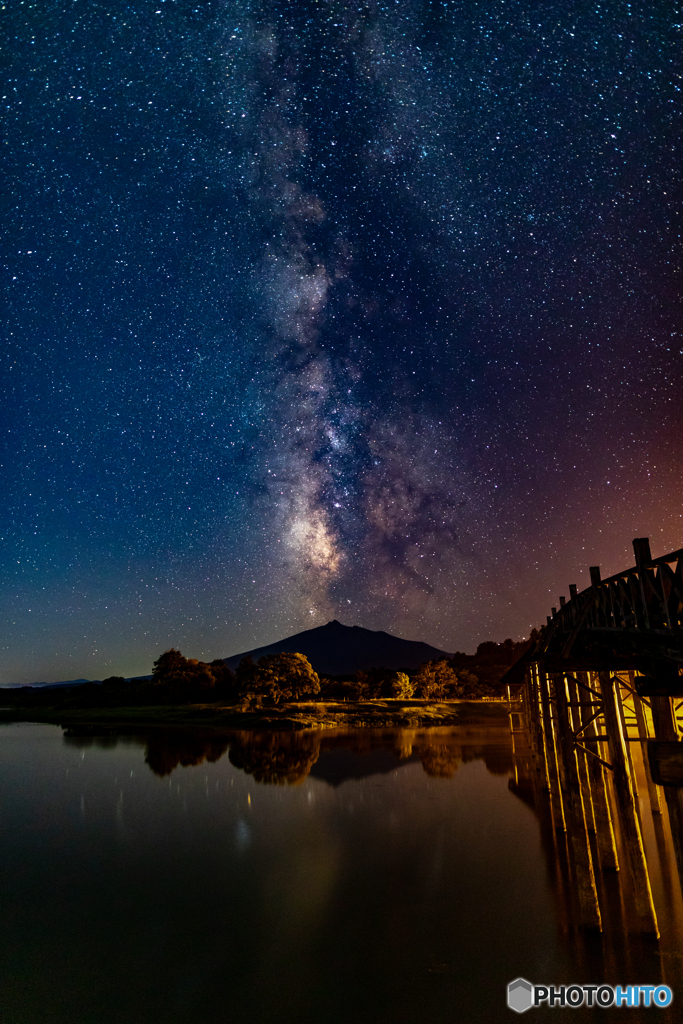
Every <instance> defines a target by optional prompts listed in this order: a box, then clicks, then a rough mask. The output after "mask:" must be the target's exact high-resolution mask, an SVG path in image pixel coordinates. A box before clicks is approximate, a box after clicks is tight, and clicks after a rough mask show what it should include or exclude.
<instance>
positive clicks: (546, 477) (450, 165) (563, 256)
mask: <svg viewBox="0 0 683 1024" xmlns="http://www.w3.org/2000/svg"><path fill="white" fill-rule="evenodd" d="M0 14H1V16H2V19H3V21H4V22H5V26H4V28H5V36H6V37H9V38H10V39H11V40H12V52H13V58H12V60H11V63H10V64H9V66H6V73H5V77H4V87H3V90H2V95H3V99H2V103H3V108H4V110H3V115H4V116H3V121H4V123H5V127H6V132H5V144H4V146H3V157H4V168H5V179H4V180H5V187H4V188H3V190H2V192H3V197H2V215H3V223H4V224H5V225H6V227H7V228H8V231H7V233H6V235H5V239H6V241H5V245H4V254H3V259H2V275H3V291H4V295H5V297H6V298H5V302H6V310H7V313H6V316H5V317H4V320H3V322H4V325H5V326H4V331H5V332H6V333H5V339H4V342H3V345H2V350H1V355H2V361H3V362H2V392H3V400H2V404H1V407H0V417H1V420H0V422H1V429H2V452H1V455H0V462H1V463H2V466H1V469H0V472H1V474H2V501H1V504H0V536H1V537H2V540H1V542H0V543H1V546H0V550H1V552H2V561H1V564H0V582H1V596H0V623H1V625H0V655H1V657H0V664H1V667H0V682H5V683H8V682H24V681H26V682H30V681H33V680H36V679H45V680H51V679H63V678H71V677H78V676H86V677H90V678H97V677H101V676H103V675H109V674H111V673H113V672H117V673H118V672H121V673H124V674H134V673H138V672H140V673H141V672H147V671H149V670H150V666H151V662H152V660H153V659H154V658H155V657H157V656H158V654H159V653H160V651H161V650H164V649H165V648H167V647H169V646H171V644H173V645H174V646H176V647H180V648H181V649H182V650H183V652H184V653H185V654H187V655H188V656H196V657H207V658H208V657H216V656H227V655H230V654H234V653H236V652H237V651H239V650H244V649H247V648H249V647H253V646H256V645H257V644H264V643H269V642H272V641H274V640H276V639H277V638H278V637H281V636H284V635H287V634H291V633H294V632H297V631H298V630H300V629H304V628H309V627H311V626H314V625H319V624H321V623H324V622H325V621H327V620H328V619H330V618H333V617H336V618H338V619H340V620H341V621H342V622H345V623H348V624H359V625H363V626H367V627H368V628H374V629H387V630H389V631H391V632H396V633H398V634H399V635H402V636H405V637H408V638H410V639H422V640H425V641H427V642H430V643H432V644H434V645H435V646H438V647H440V648H442V649H445V650H455V649H466V650H472V649H473V647H474V646H475V645H476V643H478V642H480V641H481V640H484V639H495V640H502V639H504V638H505V637H506V636H508V635H511V636H513V637H515V638H519V637H521V636H525V635H528V632H529V630H530V628H531V626H533V625H539V624H540V623H541V622H543V621H544V620H545V615H546V614H547V612H548V610H549V607H550V605H551V604H556V603H557V598H558V595H559V594H560V593H565V594H566V593H567V584H568V583H569V582H577V583H578V584H579V586H580V587H581V586H584V585H586V584H587V582H588V579H587V566H588V565H590V564H600V565H602V567H603V571H604V572H605V573H608V572H614V571H616V570H617V569H619V568H622V567H624V566H626V565H627V564H628V565H630V564H631V563H632V555H631V551H630V541H631V539H632V537H634V536H647V535H649V536H650V537H651V540H652V548H653V552H654V553H655V554H661V553H664V552H665V551H668V550H671V549H673V548H677V547H680V546H681V544H683V528H682V525H681V524H682V519H681V513H682V512H683V509H682V508H681V470H682V468H683V466H682V463H683V448H682V444H681V426H682V424H681V412H680V408H681V403H680V393H681V391H680V389H681V377H682V366H683V352H682V350H683V333H682V332H683V327H682V326H681V288H680V276H681V275H680V267H681V239H680V231H681V217H680V201H681V198H682V191H683V190H682V187H681V172H680V168H681V152H680V138H681V109H682V106H681V95H682V93H681V88H683V78H681V71H682V68H683V64H682V62H681V59H680V52H681V51H680V48H681V42H682V41H683V38H682V37H683V12H681V10H680V5H679V4H674V3H668V4H664V3H654V4H653V3H633V4H628V3H616V2H615V3H574V4H570V5H569V4H565V3H553V2H547V0H544V2H543V3H540V2H539V3H524V2H507V3H504V2H502V0H499V2H481V3H473V2H467V3H465V2H448V3H446V2H439V3H434V2H431V0H423V2H417V0H400V2H391V3H388V2H386V3H363V2H360V3H354V4H343V3H338V2H333V0H320V2H310V3H308V2H302V0H298V2H289V3H275V2H272V3H267V2H261V3H257V2H250V3H247V2H234V3H231V2H223V3H219V2H203V3H201V4H195V5H193V4H191V3H187V2H185V0H177V2H173V0H159V2H155V3H133V4H126V3H123V2H117V0H113V2H107V3H103V2H95V0H60V2H59V3H53V2H51V0H41V2H40V3H29V2H24V3H15V4H13V5H12V6H11V8H10V7H8V8H6V9H5V10H4V11H2V12H0ZM8 184H9V187H8Z"/></svg>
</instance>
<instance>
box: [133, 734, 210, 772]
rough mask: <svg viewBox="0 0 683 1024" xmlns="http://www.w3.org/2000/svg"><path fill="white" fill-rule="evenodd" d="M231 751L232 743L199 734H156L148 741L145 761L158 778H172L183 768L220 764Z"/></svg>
mask: <svg viewBox="0 0 683 1024" xmlns="http://www.w3.org/2000/svg"><path fill="white" fill-rule="evenodd" d="M227 749H228V740H227V739H222V738H221V737H219V736H202V735H201V734H197V733H184V732H161V731H160V732H156V733H153V734H152V735H150V736H149V737H148V739H147V751H146V753H145V761H146V763H147V764H148V765H149V767H150V768H151V769H152V771H153V772H154V774H155V775H162V776H163V775H170V774H171V772H172V771H173V769H174V768H177V767H178V765H182V767H183V768H189V767H190V765H194V764H202V762H203V761H211V762H214V761H218V760H219V758H221V757H222V756H223V754H224V753H225V751H226V750H227Z"/></svg>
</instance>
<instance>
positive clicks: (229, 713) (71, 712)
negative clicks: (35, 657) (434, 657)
mask: <svg viewBox="0 0 683 1024" xmlns="http://www.w3.org/2000/svg"><path fill="white" fill-rule="evenodd" d="M507 710H508V706H507V703H506V702H505V701H491V700H481V701H465V700H462V701H443V702H440V703H439V702H432V701H428V700H415V699H411V700H401V699H400V698H389V699H382V700H369V701H360V702H358V703H351V702H349V703H341V702H338V701H329V702H323V701H316V702H310V703H306V702H303V701H301V702H297V703H291V704H278V705H274V706H269V707H261V708H254V707H249V708H245V707H244V706H241V705H239V704H182V705H173V704H168V705H157V706H154V707H120V708H115V707H109V708H60V707H30V708H27V707H25V708H21V707H16V708H0V723H2V722H49V723H53V724H55V725H61V726H65V727H68V726H75V725H93V726H96V725H101V726H103V727H109V728H112V729H114V728H116V727H117V726H121V727H122V728H131V727H139V728H144V729H150V728H155V727H159V728H161V727H164V728H168V727H169V726H191V727H193V728H198V727H204V728H208V729H212V730H223V729H259V728H269V729H311V728H314V729H339V728H343V727H353V728H363V727H370V728H377V727H379V726H392V725H399V726H413V727H418V726H423V727H424V726H436V725H456V724H461V725H462V724H466V723H469V722H472V723H474V722H486V721H490V722H491V723H492V724H493V722H496V721H501V719H503V718H505V717H506V716H507Z"/></svg>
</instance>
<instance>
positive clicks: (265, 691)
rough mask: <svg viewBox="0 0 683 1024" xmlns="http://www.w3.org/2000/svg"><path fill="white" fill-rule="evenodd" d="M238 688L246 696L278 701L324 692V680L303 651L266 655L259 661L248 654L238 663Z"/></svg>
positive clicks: (299, 698)
mask: <svg viewBox="0 0 683 1024" xmlns="http://www.w3.org/2000/svg"><path fill="white" fill-rule="evenodd" d="M237 689H238V692H239V693H240V694H242V695H243V696H245V697H255V698H257V699H261V700H264V699H265V700H270V701H272V702H273V703H274V704H277V703H279V702H280V701H281V700H301V698H302V697H306V696H314V695H315V694H318V693H320V679H319V678H318V674H317V672H314V671H313V668H312V666H311V663H310V661H309V660H308V658H307V657H306V656H305V655H303V654H289V653H285V652H282V653H280V654H270V655H264V656H263V657H262V658H259V660H258V662H257V663H256V664H254V662H253V660H252V659H251V658H250V657H249V656H247V657H246V658H242V660H241V662H240V663H239V665H238V666H237Z"/></svg>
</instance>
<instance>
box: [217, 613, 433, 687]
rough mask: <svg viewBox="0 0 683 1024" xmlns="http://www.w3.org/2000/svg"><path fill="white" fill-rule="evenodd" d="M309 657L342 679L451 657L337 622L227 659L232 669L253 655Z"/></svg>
mask: <svg viewBox="0 0 683 1024" xmlns="http://www.w3.org/2000/svg"><path fill="white" fill-rule="evenodd" d="M281 651H286V652H288V653H290V654H294V653H298V654H305V655H306V657H307V658H308V660H309V661H310V663H311V665H312V666H313V668H314V669H315V671H316V672H323V673H324V674H325V675H330V676H340V675H345V674H346V673H349V674H352V673H354V672H358V671H359V670H360V669H362V670H364V671H365V670H367V669H370V668H389V669H392V670H395V671H403V672H405V671H411V670H413V669H418V668H419V667H420V665H422V664H424V662H425V661H434V660H439V659H441V658H449V657H450V655H449V654H446V652H445V651H440V650H438V649H437V648H436V647H430V645H429V644H423V643H421V642H420V641H417V640H402V639H401V638H400V637H397V636H392V635H391V633H385V632H384V631H383V630H381V629H380V630H372V629H363V627H362V626H344V625H342V623H341V622H337V620H336V619H333V620H332V622H328V623H327V625H325V626H317V627H316V628H315V629H306V630H304V632H303V633H296V634H295V635H294V636H288V637H287V638H286V639H284V640H278V641H277V643H274V644H268V646H267V647H257V648H255V649H254V650H253V651H244V652H243V653H242V654H235V655H233V656H232V657H231V658H226V659H225V664H226V665H227V666H228V668H230V669H233V671H234V669H236V668H237V666H238V665H239V663H240V661H241V660H242V658H244V657H246V655H251V657H252V658H253V659H254V661H256V660H257V658H261V657H263V655H266V654H279V653H280V652H281Z"/></svg>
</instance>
